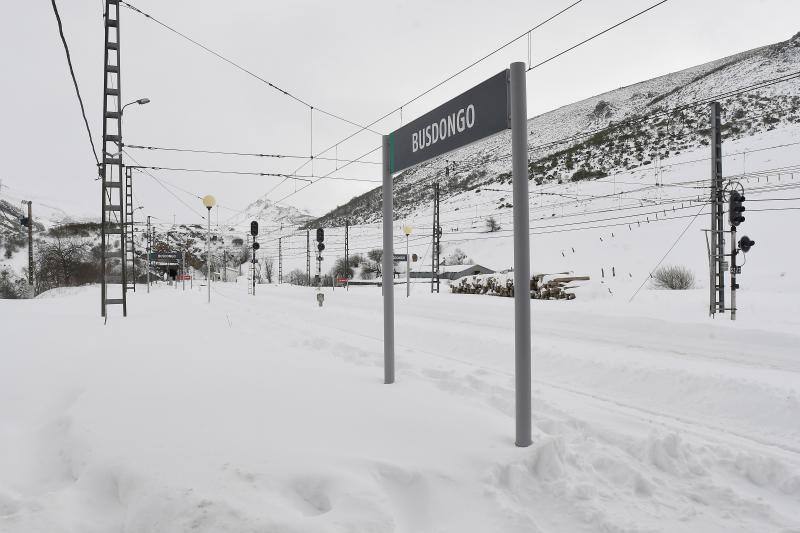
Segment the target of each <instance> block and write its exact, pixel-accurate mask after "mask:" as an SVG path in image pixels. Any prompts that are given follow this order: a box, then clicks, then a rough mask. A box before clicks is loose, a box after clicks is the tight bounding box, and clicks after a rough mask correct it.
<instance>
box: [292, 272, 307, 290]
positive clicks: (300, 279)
mask: <svg viewBox="0 0 800 533" xmlns="http://www.w3.org/2000/svg"><path fill="white" fill-rule="evenodd" d="M288 279H289V283H291V284H292V285H303V286H305V285H308V278H307V277H306V271H305V270H300V269H299V268H295V269H294V270H292V271H291V272H289V276H288Z"/></svg>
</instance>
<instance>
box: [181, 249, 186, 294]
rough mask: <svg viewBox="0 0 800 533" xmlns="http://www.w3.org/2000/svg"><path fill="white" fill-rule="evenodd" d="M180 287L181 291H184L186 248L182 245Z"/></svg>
mask: <svg viewBox="0 0 800 533" xmlns="http://www.w3.org/2000/svg"><path fill="white" fill-rule="evenodd" d="M181 285H182V290H184V291H185V290H186V246H185V245H184V248H183V252H182V253H181Z"/></svg>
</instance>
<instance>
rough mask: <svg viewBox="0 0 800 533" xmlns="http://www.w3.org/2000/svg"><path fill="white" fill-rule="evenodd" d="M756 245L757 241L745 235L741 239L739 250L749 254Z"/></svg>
mask: <svg viewBox="0 0 800 533" xmlns="http://www.w3.org/2000/svg"><path fill="white" fill-rule="evenodd" d="M755 243H756V241H754V240H752V239H750V237H748V236H747V235H744V236H742V238H741V239H739V249H740V250H741V251H742V252H743V253H747V252H749V251H750V248H752V247H753V246H754V245H755Z"/></svg>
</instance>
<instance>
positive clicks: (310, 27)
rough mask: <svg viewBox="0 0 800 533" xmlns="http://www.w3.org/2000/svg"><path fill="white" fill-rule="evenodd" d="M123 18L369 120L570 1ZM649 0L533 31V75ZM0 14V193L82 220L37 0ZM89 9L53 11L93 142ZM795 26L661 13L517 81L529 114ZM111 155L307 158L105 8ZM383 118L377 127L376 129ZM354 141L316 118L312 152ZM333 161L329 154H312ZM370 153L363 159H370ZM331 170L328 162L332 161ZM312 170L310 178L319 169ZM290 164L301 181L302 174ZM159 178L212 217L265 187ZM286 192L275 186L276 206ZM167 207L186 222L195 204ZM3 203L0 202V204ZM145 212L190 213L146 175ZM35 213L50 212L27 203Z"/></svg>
mask: <svg viewBox="0 0 800 533" xmlns="http://www.w3.org/2000/svg"><path fill="white" fill-rule="evenodd" d="M131 3H132V4H133V5H136V6H137V7H139V8H141V9H142V10H144V11H147V12H150V13H151V14H152V15H153V16H155V17H158V18H160V19H161V20H163V21H165V22H167V23H169V24H171V25H173V26H174V27H176V28H177V29H178V30H180V31H182V32H184V33H187V34H188V35H190V36H191V37H193V38H195V39H197V40H199V41H201V42H203V43H205V44H207V45H209V46H211V47H212V48H215V49H216V50H218V51H220V52H221V53H223V54H225V55H227V56H228V57H230V58H232V59H234V60H235V61H237V62H239V63H241V64H242V65H244V66H246V67H247V68H249V69H250V70H252V71H254V72H255V73H257V74H259V75H260V76H262V77H264V78H266V79H268V80H270V81H272V82H273V83H275V84H277V85H279V86H281V87H282V88H284V89H286V90H288V91H290V92H292V93H293V94H296V95H297V96H298V97H300V98H302V99H304V100H305V101H307V102H309V103H311V104H312V105H314V106H315V107H318V108H322V109H325V110H328V111H331V112H333V113H336V114H339V115H342V116H344V117H347V118H348V119H350V120H352V121H355V122H358V123H368V122H371V121H372V120H374V119H375V118H377V117H379V116H380V115H382V114H384V113H385V112H387V111H389V110H391V109H393V108H395V107H396V106H398V105H399V104H401V103H402V102H404V101H406V100H408V99H409V98H410V97H412V96H414V95H416V94H417V93H419V92H421V91H422V90H424V89H427V88H428V87H430V86H432V85H434V84H435V83H437V82H438V81H440V80H441V79H443V78H445V77H447V76H448V75H449V74H451V73H453V72H455V71H457V70H459V69H460V68H461V67H463V66H465V65H466V64H469V63H471V62H472V61H473V60H474V59H477V58H478V57H480V56H482V55H484V54H485V53H487V52H489V51H490V50H492V49H494V48H496V47H497V46H498V45H499V44H501V43H503V42H506V41H508V40H510V39H511V38H512V37H515V36H517V35H519V34H522V33H523V32H525V31H526V30H528V29H529V28H531V27H532V26H534V25H535V24H536V23H537V22H539V21H541V20H543V19H545V18H547V17H548V16H549V15H551V14H553V13H555V12H557V11H559V10H560V9H562V8H563V7H565V6H567V5H568V4H570V3H572V2H571V1H566V0H553V1H547V2H546V1H541V0H528V1H518V0H514V1H487V0H483V1H477V0H445V1H441V0H437V1H431V0H427V1H422V0H420V1H406V2H388V1H383V2H375V1H344V2H330V1H324V2H323V1H307V0H306V1H296V0H291V1H286V2H274V1H257V0H229V1H227V2H219V1H218V0H216V1H211V0H169V1H164V0H131ZM652 3H655V0H613V1H611V0H583V2H582V3H581V4H579V5H578V6H576V7H574V8H573V9H572V10H570V11H568V12H567V13H565V14H564V15H562V16H561V17H559V18H558V19H556V20H555V21H553V22H552V23H550V24H548V25H546V26H544V27H542V28H540V29H539V30H537V31H536V32H534V36H533V54H532V56H533V62H536V61H537V60H541V59H543V58H546V57H549V56H550V55H552V54H554V53H556V52H558V51H560V50H562V49H564V48H566V47H568V46H570V45H571V44H574V43H576V42H578V41H580V40H582V39H583V38H585V37H587V36H589V35H591V34H593V33H595V32H597V31H599V30H601V29H603V28H605V27H607V26H609V25H611V24H613V23H615V22H617V21H619V20H621V19H623V18H625V17H627V16H629V15H631V14H633V13H635V12H637V11H639V10H641V9H643V8H645V7H647V6H649V5H651V4H652ZM6 4H7V5H6V6H5V10H4V14H3V16H2V17H0V50H1V51H0V72H2V83H1V84H0V110H2V114H1V115H0V179H2V183H3V189H2V191H0V194H2V195H3V197H10V198H11V199H16V198H32V199H33V200H37V201H39V202H44V203H45V204H47V205H50V206H53V205H57V206H63V208H64V209H65V210H66V211H68V212H69V213H71V214H73V215H76V216H95V217H99V211H100V207H99V200H100V190H99V185H98V182H96V181H94V178H95V176H96V170H95V165H94V159H93V157H92V155H91V151H90V147H89V143H88V140H87V137H86V132H85V128H84V125H83V122H82V119H81V116H80V112H79V107H78V103H77V100H76V97H75V94H74V90H73V88H72V82H71V80H70V78H69V73H68V70H67V63H66V59H65V57H64V52H63V50H62V47H61V44H60V41H59V37H58V32H57V27H56V22H55V19H54V16H53V13H52V8H51V5H50V1H49V0H25V1H18V2H7V3H6ZM102 5H103V2H102V0H60V1H59V8H60V11H61V16H62V19H63V23H64V30H65V33H66V36H67V40H68V42H69V45H70V49H71V52H72V56H73V62H74V65H75V69H76V74H77V77H78V83H79V84H80V88H81V91H82V94H83V97H84V101H85V104H86V108H87V113H88V117H89V121H90V126H91V128H92V133H93V134H94V136H95V142H96V144H97V145H98V147H99V144H100V143H99V135H100V132H101V120H100V118H101V109H102V99H101V93H102V77H103V75H102V62H103V26H102ZM798 31H800V2H798V1H797V0H669V1H668V2H667V3H666V4H664V5H662V6H660V7H658V8H656V9H655V10H653V11H651V12H649V13H647V14H645V15H643V16H642V17H640V18H638V19H636V20H634V21H632V22H630V23H628V24H626V25H624V26H622V27H620V28H618V29H616V30H613V31H612V32H610V33H608V34H606V35H604V36H602V37H600V38H599V39H597V40H595V41H593V42H592V43H590V44H588V45H586V46H584V47H581V48H579V49H578V50H575V51H573V52H571V53H569V54H568V55H565V56H562V57H561V58H559V59H558V60H556V61H553V62H552V63H550V64H548V65H547V66H545V67H543V68H541V69H539V70H536V71H533V72H531V73H530V74H529V76H528V112H529V115H530V116H533V115H536V114H539V113H542V112H545V111H547V110H550V109H553V108H556V107H559V106H561V105H565V104H569V103H571V102H574V101H576V100H580V99H582V98H586V97H590V96H592V95H595V94H598V93H601V92H603V91H607V90H610V89H614V88H616V87H619V86H623V85H628V84H631V83H635V82H637V81H642V80H645V79H648V78H652V77H654V76H658V75H661V74H666V73H668V72H672V71H675V70H679V69H682V68H686V67H690V66H694V65H696V64H699V63H703V62H706V61H710V60H714V59H718V58H720V57H723V56H726V55H730V54H733V53H737V52H741V51H744V50H748V49H751V48H755V47H758V46H761V45H765V44H770V43H773V42H777V41H782V40H785V39H787V38H789V37H790V36H792V35H793V34H794V33H796V32H798ZM121 38H122V87H123V97H124V98H123V99H124V101H126V102H127V101H130V100H134V99H137V98H141V97H149V98H150V99H151V100H152V102H151V103H150V104H149V105H147V106H142V107H139V106H132V107H130V108H128V110H127V111H126V120H125V127H124V130H123V134H124V138H125V142H126V143H128V144H143V145H155V146H167V147H186V148H204V149H213V150H225V151H245V152H259V153H285V154H296V155H307V154H308V153H309V151H310V150H311V146H310V135H309V133H310V128H309V126H310V125H309V110H308V108H307V107H305V106H303V105H301V104H299V103H297V102H295V101H293V100H291V99H289V98H287V97H286V96H284V95H282V94H280V93H279V92H276V91H275V90H273V89H270V88H269V87H267V86H266V85H264V84H262V83H260V82H258V81H256V80H254V79H253V78H250V77H248V76H247V75H245V74H243V73H241V72H239V71H237V70H235V69H233V68H232V67H231V66H229V65H227V64H225V63H222V62H221V61H219V60H218V59H216V58H214V57H212V56H210V55H208V54H207V53H206V52H203V51H202V50H201V49H199V48H197V47H195V46H193V45H191V44H189V43H187V42H186V41H183V40H181V39H180V38H178V37H177V36H175V35H174V34H171V33H169V32H168V31H166V30H164V29H163V28H161V27H159V26H157V25H156V24H154V23H153V22H151V21H148V20H147V19H145V18H143V17H142V16H140V15H138V14H136V13H134V12H132V11H130V10H129V9H124V8H123V9H122V21H121ZM527 59H528V44H527V40H526V39H523V40H521V41H520V42H519V43H518V44H516V45H513V46H511V47H509V48H508V49H506V50H504V51H503V52H501V53H498V54H497V55H495V56H494V57H492V58H491V59H489V60H487V61H485V62H484V63H482V64H481V65H480V66H478V67H476V68H474V69H471V70H470V71H469V72H467V73H465V74H464V75H461V76H459V77H458V78H456V79H455V80H453V81H451V82H449V83H447V84H446V85H444V86H443V87H441V88H439V89H437V90H436V91H434V92H432V93H431V94H429V95H427V96H426V97H424V98H422V99H421V100H418V101H417V102H415V103H414V104H412V105H410V106H408V107H407V108H405V109H404V111H403V115H404V120H405V121H408V120H409V119H413V118H415V117H416V116H419V115H420V114H422V113H424V112H425V111H427V110H429V109H431V108H433V107H435V106H436V105H438V104H439V103H441V102H443V101H445V100H447V99H449V98H450V97H452V96H454V95H456V94H458V93H460V92H462V91H464V90H465V89H467V88H469V87H471V86H472V85H474V84H476V83H477V82H479V81H481V80H482V79H484V78H486V77H488V76H489V75H491V74H494V73H496V72H498V71H500V70H501V69H503V68H506V67H507V66H508V64H509V63H510V62H511V61H520V60H521V61H527ZM399 124H400V117H399V115H398V114H395V115H394V116H392V117H390V118H389V119H387V120H385V121H383V122H381V123H379V124H377V125H376V126H375V128H376V129H377V130H379V131H381V132H388V131H391V130H393V129H395V128H396V127H397V126H398V125H399ZM353 131H355V128H354V127H353V126H350V125H347V124H345V123H342V122H339V121H336V120H334V119H330V118H326V117H324V116H321V115H320V114H319V113H317V114H315V119H314V134H313V149H314V151H315V152H317V151H319V150H321V149H323V148H327V147H328V146H330V145H332V144H334V143H335V142H336V141H338V140H339V139H341V138H343V137H345V136H346V135H348V134H350V133H352V132H353ZM379 144H380V138H379V137H378V135H376V134H374V133H370V132H364V133H361V134H359V135H358V136H356V137H355V138H354V139H353V140H352V141H348V142H347V143H344V144H343V145H341V147H340V148H339V150H338V156H339V157H341V158H353V157H356V156H360V155H362V154H363V153H365V152H366V151H368V150H369V149H371V148H375V147H377V146H379ZM131 154H132V155H133V156H134V157H136V158H137V159H138V160H139V161H140V162H141V163H143V164H147V165H155V166H184V167H195V168H217V169H238V170H256V171H261V172H291V171H293V170H295V169H296V168H297V166H299V163H300V162H302V161H300V162H298V161H290V160H265V159H256V158H235V157H223V156H207V155H192V154H170V153H163V152H142V151H131ZM326 155H329V156H333V155H334V152H330V153H329V154H326ZM378 157H379V154H378V153H376V154H374V155H373V156H372V157H370V158H369V159H370V160H372V161H377V160H378ZM331 164H333V163H331ZM331 164H328V163H324V162H317V163H315V165H314V171H315V174H321V173H324V172H327V171H329V170H331V169H332V168H333V167H331V166H330V165H331ZM379 169H380V167H378V166H377V165H358V166H357V167H356V166H351V167H348V168H346V169H344V170H342V171H340V172H339V175H341V176H345V177H362V178H372V179H375V180H379V178H380V173H379ZM310 171H311V167H310V166H307V167H305V168H304V169H303V171H302V173H310ZM155 174H156V176H157V177H159V178H162V179H163V180H164V181H165V182H168V183H171V184H174V185H176V186H179V187H182V188H184V189H187V190H189V191H192V192H196V193H197V194H200V195H203V194H208V193H210V194H214V195H215V196H216V197H217V198H218V200H219V202H220V204H221V205H222V209H221V210H220V212H219V218H220V220H224V219H225V218H227V217H228V216H229V215H231V214H232V213H233V212H232V211H230V210H231V209H233V210H235V209H240V208H242V207H244V206H245V205H247V204H248V203H250V202H251V201H253V200H255V199H257V198H258V197H260V196H262V195H264V194H265V193H266V192H267V191H268V190H269V189H271V188H272V187H273V186H274V185H275V184H276V183H277V182H278V181H280V179H279V178H272V177H252V176H227V175H213V176H210V175H200V174H183V173H169V172H165V171H159V172H156V173H155ZM372 187H373V185H371V184H369V183H353V182H330V181H325V182H321V183H320V184H318V185H315V186H313V187H310V188H308V189H307V190H305V191H302V192H301V193H299V194H296V195H294V196H292V197H291V198H289V199H287V200H286V202H287V203H291V204H293V205H296V206H298V207H300V208H303V209H308V210H310V211H312V212H313V213H315V214H322V213H323V212H325V211H327V210H328V209H330V208H333V207H335V206H336V205H337V204H342V203H344V202H346V201H347V200H348V199H349V198H350V197H352V196H353V195H355V194H359V193H362V192H365V191H367V190H369V189H370V188H372ZM294 190H295V185H294V184H293V183H286V184H284V185H283V186H281V187H280V188H277V189H275V190H274V191H273V192H272V193H271V194H270V195H269V196H268V198H270V199H273V200H278V199H280V198H282V197H284V196H286V195H287V194H289V193H291V192H293V191H294ZM176 194H179V195H180V197H181V198H182V199H183V200H185V201H187V202H189V203H190V204H191V205H196V207H197V210H198V211H200V210H202V207H201V205H200V202H199V200H195V199H193V198H191V197H189V196H187V195H185V194H183V193H176ZM9 195H11V196H9ZM135 195H136V199H137V201H138V202H139V203H141V204H142V205H144V206H145V210H144V213H146V214H152V215H154V216H157V217H160V218H161V219H163V220H168V221H172V218H173V215H175V217H176V218H177V220H178V221H179V222H199V221H200V219H199V217H198V216H197V215H196V214H195V213H193V212H192V211H190V210H189V209H188V208H187V207H185V206H183V205H181V204H180V203H178V202H177V201H176V200H175V199H174V198H173V197H172V196H170V195H169V194H167V193H166V192H165V191H164V189H162V188H161V186H159V185H158V184H157V183H156V182H155V181H154V180H152V179H151V178H149V177H146V176H143V175H137V178H136V184H135ZM40 209H41V210H42V212H44V211H46V210H49V208H45V207H41V208H40Z"/></svg>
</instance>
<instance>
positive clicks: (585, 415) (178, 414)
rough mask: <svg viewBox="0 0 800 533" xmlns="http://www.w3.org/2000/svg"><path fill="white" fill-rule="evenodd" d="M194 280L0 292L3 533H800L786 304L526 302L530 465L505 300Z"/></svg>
mask: <svg viewBox="0 0 800 533" xmlns="http://www.w3.org/2000/svg"><path fill="white" fill-rule="evenodd" d="M199 285H200V283H196V284H195V286H194V290H189V289H188V285H187V290H186V291H185V292H184V291H183V290H181V288H177V289H175V288H172V287H167V286H163V285H162V286H160V287H155V288H154V289H153V291H152V292H151V293H150V294H149V295H148V294H146V293H145V292H144V291H143V290H142V289H143V287H139V290H138V291H137V292H136V293H135V294H133V295H131V298H130V309H129V317H128V318H126V319H122V318H121V317H118V316H116V313H112V316H111V317H110V318H109V320H108V323H107V325H104V324H103V322H102V320H101V319H100V318H98V315H99V301H98V300H99V294H98V292H99V291H98V289H97V288H96V287H89V288H83V289H77V290H76V289H72V290H68V291H60V292H59V293H48V294H47V296H50V297H47V298H45V297H40V298H38V299H35V300H24V301H11V300H0V324H2V326H3V327H2V336H3V341H2V342H3V344H2V346H3V349H2V356H0V531H3V532H6V531H8V532H13V533H17V532H26V533H28V532H38V531H42V532H48V533H52V532H62V531H64V532H66V531H69V532H73V531H74V532H81V533H94V532H103V533H105V532H108V531H126V532H145V531H147V532H156V531H157V532H162V531H163V532H177V531H200V532H214V533H218V532H227V531H230V532H234V531H236V532H241V531H281V532H284V531H286V532H300V531H308V532H321V531H330V532H334V531H342V532H344V531H347V532H357V531H358V532H361V531H363V532H379V531H381V532H382V531H398V532H415V533H416V532H428V531H431V532H450V531H453V532H472V531H474V532H487V531H503V532H538V531H541V532H573V531H576V532H579V531H603V532H609V531H614V532H617V531H618V532H623V531H624V532H645V531H648V532H649V531H665V532H689V531H691V532H704V533H705V532H731V531H747V532H754V531H758V532H782V533H786V532H797V531H800V417H799V416H798V412H799V411H800V352H799V351H798V346H800V313H798V312H799V311H800V307H799V306H798V304H797V303H796V302H797V298H796V296H797V294H796V292H793V291H785V292H784V294H780V295H778V294H776V293H775V292H759V291H756V290H754V289H752V288H749V289H747V290H743V291H742V292H743V293H744V294H743V297H742V298H743V299H746V300H747V301H748V302H749V303H750V304H751V305H750V306H749V307H748V312H746V313H744V312H742V313H741V315H740V320H739V321H737V322H736V323H731V322H730V321H729V320H727V318H717V319H716V320H712V319H709V318H708V317H707V316H706V311H705V309H706V306H705V299H706V297H707V293H706V291H705V290H696V291H688V292H667V291H654V290H644V291H643V292H642V293H641V294H640V295H639V296H638V297H637V298H636V299H635V300H634V301H633V302H632V303H627V301H624V300H621V299H614V298H609V297H601V296H602V290H599V289H602V288H603V287H602V286H600V285H599V284H598V285H592V286H590V287H588V288H587V289H586V291H585V293H584V294H583V295H582V296H580V295H579V297H578V300H575V301H571V302H563V301H533V302H532V305H533V346H534V354H533V357H534V391H533V394H534V396H533V397H534V402H533V408H534V420H533V422H534V444H533V445H532V446H531V447H529V448H524V449H522V448H516V447H515V446H514V445H513V429H514V420H513V334H512V328H513V321H512V311H513V301H512V300H511V299H508V298H497V297H489V296H476V295H457V294H449V293H447V292H443V293H442V294H440V295H431V294H430V293H429V292H428V290H427V287H425V286H424V285H421V284H415V286H414V287H413V293H412V296H411V298H409V299H406V298H405V297H404V295H405V288H404V287H402V286H398V287H397V288H396V290H397V298H396V300H397V383H396V384H394V385H384V384H383V383H382V377H383V371H382V340H381V339H382V329H381V324H382V322H381V320H382V318H381V313H380V309H381V298H380V289H378V288H375V287H354V288H351V289H350V290H349V291H345V290H342V289H336V290H335V291H332V290H331V289H326V299H325V305H324V307H323V308H318V307H317V306H316V301H315V298H314V291H313V289H309V288H301V287H290V286H286V285H283V286H259V287H258V288H257V291H256V295H255V296H249V295H248V294H247V292H246V287H245V285H244V284H243V283H239V284H236V283H228V284H217V285H215V286H214V291H213V293H212V303H211V304H210V305H208V304H206V303H205V299H206V293H205V287H201V286H199ZM114 311H115V312H116V311H118V309H114Z"/></svg>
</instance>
